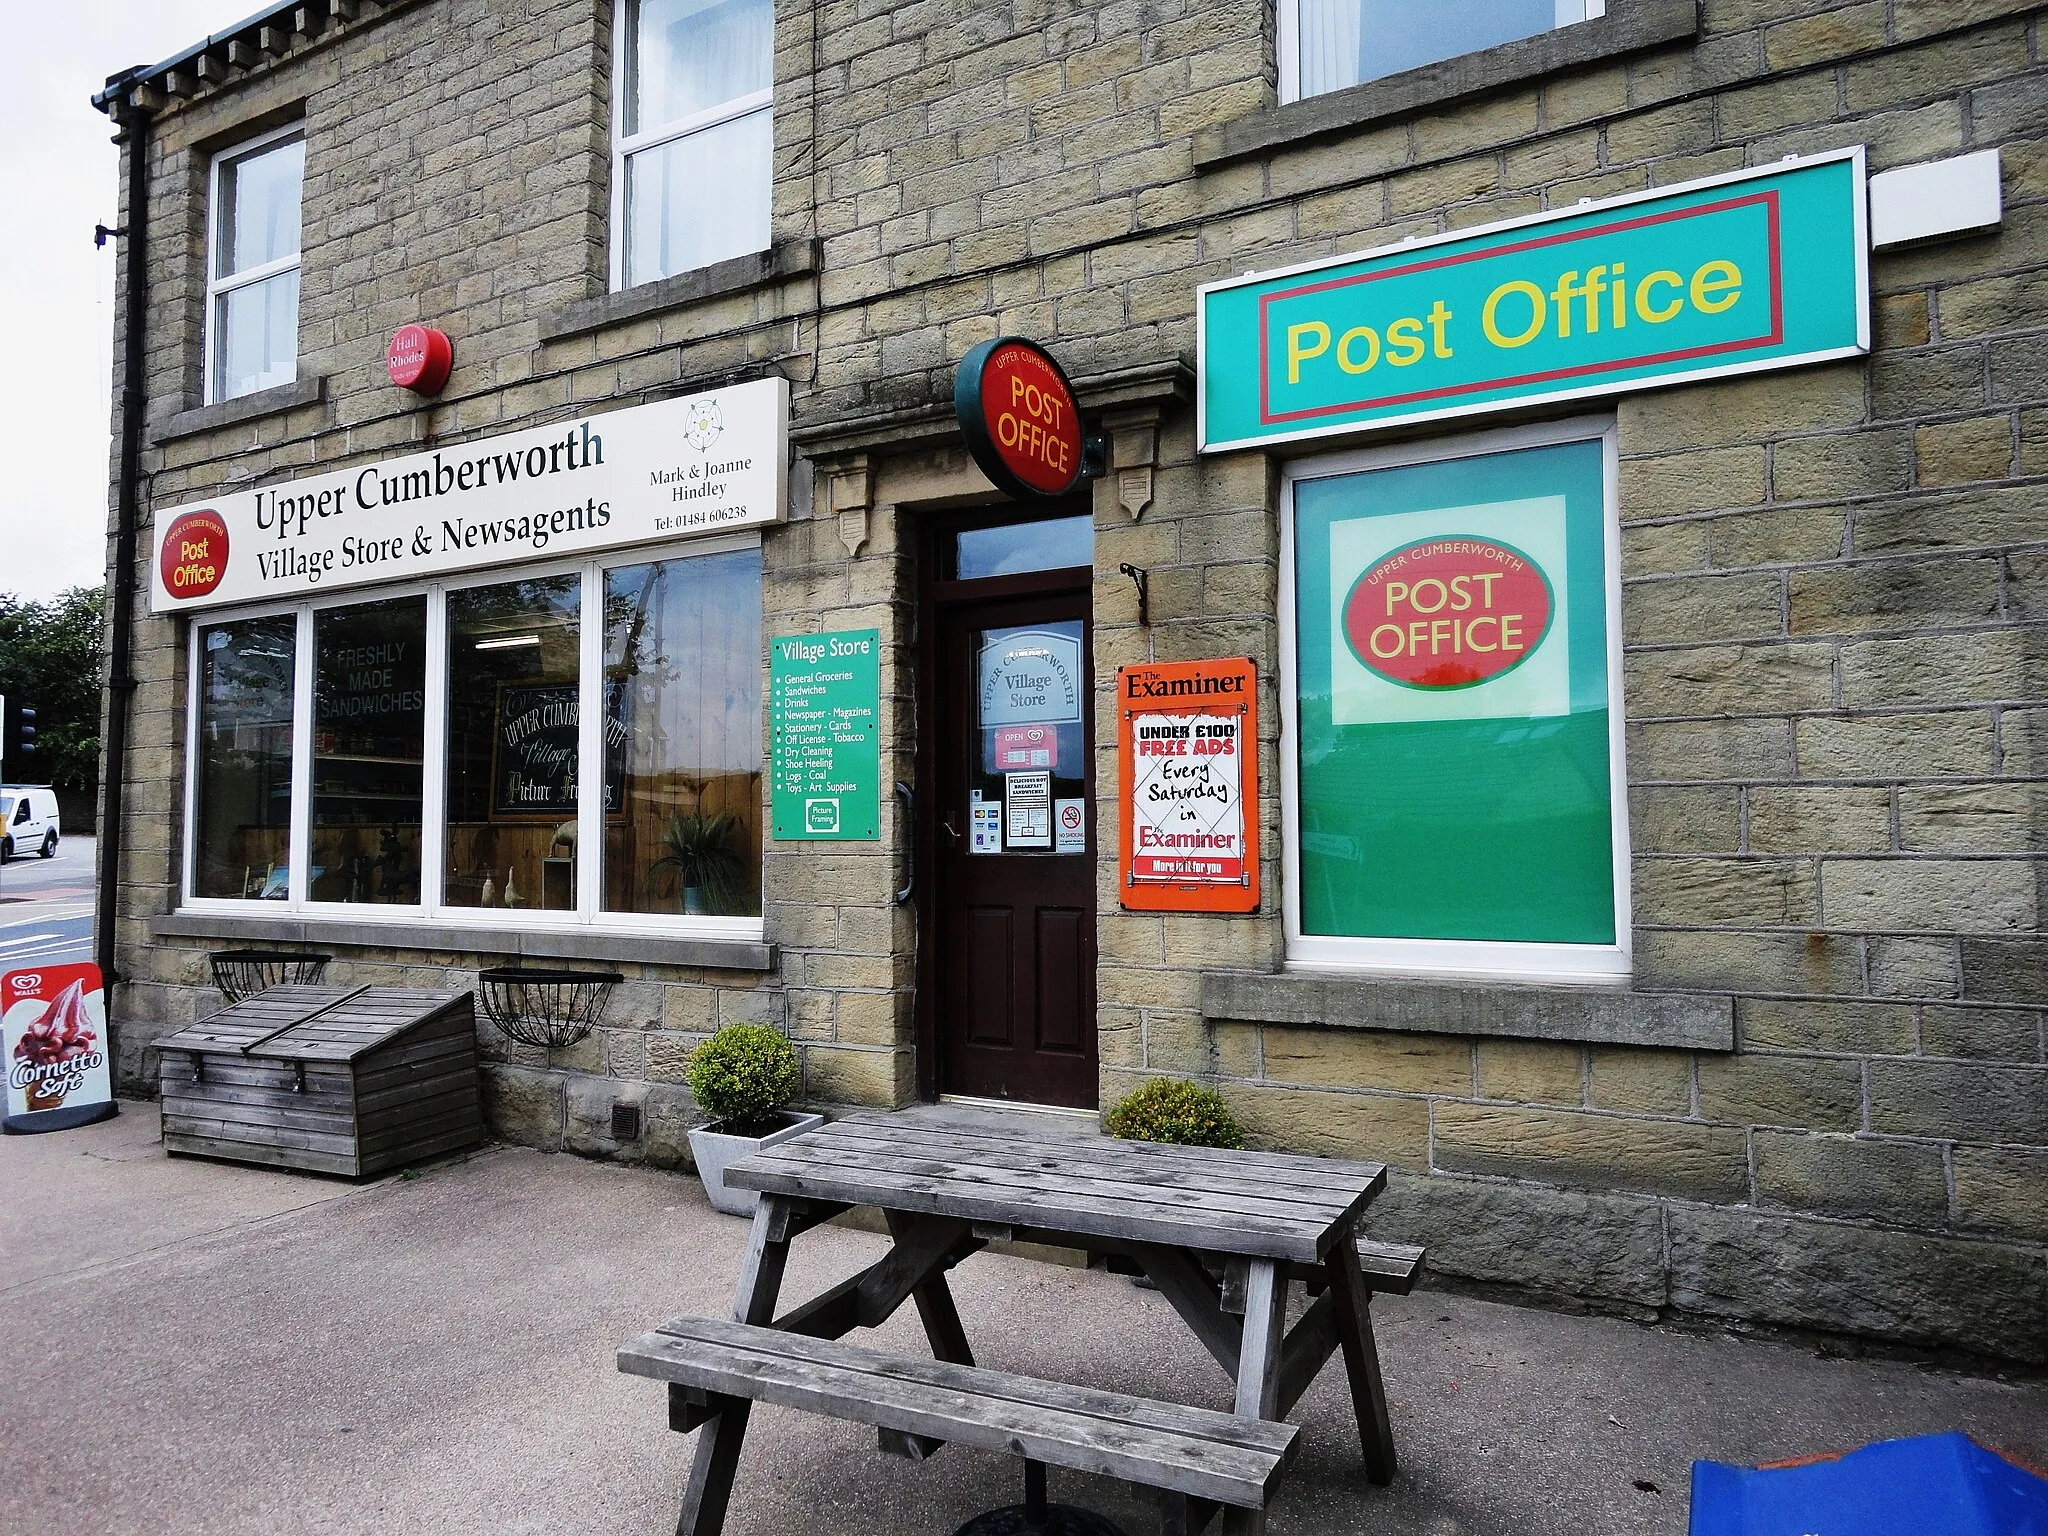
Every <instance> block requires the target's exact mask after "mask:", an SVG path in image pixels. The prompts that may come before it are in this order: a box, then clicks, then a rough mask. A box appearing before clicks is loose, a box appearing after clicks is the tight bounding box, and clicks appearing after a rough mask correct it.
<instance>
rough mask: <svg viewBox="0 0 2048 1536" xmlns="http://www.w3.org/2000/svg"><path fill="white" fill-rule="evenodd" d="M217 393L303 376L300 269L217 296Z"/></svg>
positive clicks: (229, 395) (228, 396)
mask: <svg viewBox="0 0 2048 1536" xmlns="http://www.w3.org/2000/svg"><path fill="white" fill-rule="evenodd" d="M214 305H215V308H214V322H213V323H214V355H215V356H216V357H218V358H219V359H220V365H219V372H218V374H217V376H216V377H215V380H214V396H215V398H216V399H220V400H233V399H235V398H236V397H237V396H240V395H246V394H251V393H253V392H254V391H256V390H259V389H271V388H273V387H275V386H277V385H279V384H289V383H291V382H292V380H294V379H296V378H297V377H298V376H299V366H298V354H299V272H298V268H296V267H294V268H292V269H291V270H290V271H287V272H280V273H278V274H277V275H276V276H275V277H266V278H264V279H263V280H262V281H261V282H256V283H250V284H248V285H247V286H245V287H241V288H233V289H230V290H229V291H228V292H226V293H223V294H221V295H220V296H219V297H218V298H216V299H215V300H214Z"/></svg>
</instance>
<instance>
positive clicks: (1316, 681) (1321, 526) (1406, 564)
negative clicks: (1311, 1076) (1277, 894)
mask: <svg viewBox="0 0 2048 1536" xmlns="http://www.w3.org/2000/svg"><path fill="white" fill-rule="evenodd" d="M1603 454H1604V448H1603V443H1602V441H1601V440H1600V439H1597V438H1596V439H1593V440H1590V441H1578V442H1561V443H1555V444H1552V445H1549V446H1544V447H1534V448H1528V449H1524V450H1521V451H1516V452H1503V453H1488V454H1482V455H1477V456H1473V457H1467V458H1455V459H1448V460H1444V459H1439V460H1436V461H1433V462H1428V463H1416V464H1406V465H1390V466H1389V467H1385V468H1370V469H1365V470H1363V471H1361V472H1355V473H1328V474H1323V475H1320V476H1315V477H1308V476H1307V475H1306V474H1304V477H1303V478H1301V479H1299V480H1298V481H1297V482H1296V483H1295V485H1294V508H1295V517H1294V528H1293V540H1292V545H1293V551H1294V583H1293V585H1294V593H1293V596H1294V629H1295V636H1296V644H1295V658H1294V663H1295V665H1294V673H1295V692H1296V697H1295V721H1294V725H1295V729H1294V731H1293V735H1294V738H1295V739H1294V742H1293V748H1294V754H1293V755H1294V761H1293V763H1292V764H1291V765H1290V766H1291V767H1292V769H1293V776H1294V789H1295V792H1294V795H1293V797H1292V798H1293V801H1294V816H1295V819H1296V824H1297V852H1296V855H1295V856H1296V858H1297V860H1298V864H1299V877H1298V880H1297V881H1296V882H1295V885H1296V893H1295V901H1296V903H1297V907H1298V911H1297V913H1296V914H1295V916H1296V921H1297V923H1298V931H1297V934H1296V940H1297V944H1296V948H1297V957H1298V958H1303V959H1322V960H1329V961H1332V962H1337V961H1341V960H1345V959H1354V960H1363V961H1370V960H1371V959H1372V958H1373V954H1372V951H1371V949H1370V948H1369V947H1367V948H1357V947H1350V948H1347V947H1346V946H1345V945H1344V944H1343V943H1341V942H1338V943H1327V942H1325V941H1345V940H1425V941H1466V942H1474V943H1486V944H1496V945H1499V944H1508V945H1569V946H1579V945H1583V946H1598V947H1609V948H1611V947H1614V946H1617V945H1619V944H1620V943H1621V942H1622V939H1623V937H1624V936H1623V934H1622V933H1621V929H1620V918H1619V912H1620V910H1621V909H1620V903H1621V902H1622V901H1623V900H1624V899H1625V897H1624V896H1623V895H1622V891H1623V890H1625V887H1621V886H1619V885H1618V881H1617V872H1618V866H1619V861H1618V860H1617V858H1616V845H1617V841H1618V839H1619V838H1620V836H1621V834H1620V832H1619V831H1618V829H1617V825H1616V817H1615V807H1614V799H1615V796H1614V791H1613V784H1614V782H1615V778H1614V770H1615V766H1616V763H1617V761H1618V757H1617V753H1618V748H1617V746H1616V738H1615V722H1614V719H1613V708H1612V698H1611V674H1610V656H1609V650H1610V646H1609V640H1610V636H1609V582H1610V576H1609V570H1610V563H1609V542H1608V528H1607V522H1608V519H1607V512H1606V494H1605V467H1604V459H1603ZM1465 958H1467V959H1470V958H1472V954H1471V953H1470V952H1468V953H1467V954H1466V955H1465ZM1504 958H1506V959H1507V960H1509V962H1510V963H1511V957H1504ZM1589 963H1595V964H1597V962H1589Z"/></svg>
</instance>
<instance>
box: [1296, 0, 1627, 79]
mask: <svg viewBox="0 0 2048 1536" xmlns="http://www.w3.org/2000/svg"><path fill="white" fill-rule="evenodd" d="M1606 14H1607V0H1429V3H1428V4H1421V3H1418V0H1280V15H1281V22H1282V36H1281V39H1280V43H1281V48H1280V52H1281V76H1282V78H1281V97H1282V99H1283V100H1287V101H1294V100H1297V99H1298V98H1300V97H1303V96H1320V95H1322V94H1323V93H1324V92H1325V91H1341V90H1342V89H1344V87H1345V86H1347V85H1359V84H1362V83H1364V82H1365V81H1367V80H1378V79H1380V78H1381V77H1382V76H1385V75H1397V74H1399V73H1400V72H1401V71H1402V70H1404V69H1414V68H1416V67H1417V66H1419V65H1423V64H1434V63H1436V62H1437V61H1438V60H1439V59H1450V58H1456V57H1457V56H1458V55H1459V54H1461V53H1474V52H1476V51H1478V50H1479V49H1481V48H1492V47H1495V46H1497V45H1499V44H1501V43H1512V42H1514V41H1516V40H1517V39H1518V38H1524V37H1534V36H1535V35H1536V34H1537V33H1539V32H1548V31H1550V30H1551V29H1552V28H1554V27H1568V26H1570V25H1572V24H1573V23H1574V22H1580V21H1590V20H1592V19H1593V18H1595V17H1598V16H1604V15H1606ZM1289 22H1292V23H1293V25H1292V26H1291V27H1289V26H1288V25H1287V23H1289ZM1290 32H1291V34H1292V35H1291V36H1290V35H1288V34H1289V33H1290Z"/></svg>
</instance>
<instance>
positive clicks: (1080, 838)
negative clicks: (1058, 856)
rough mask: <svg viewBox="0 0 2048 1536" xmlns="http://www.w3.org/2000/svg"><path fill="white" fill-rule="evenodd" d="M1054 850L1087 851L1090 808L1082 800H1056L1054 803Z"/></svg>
mask: <svg viewBox="0 0 2048 1536" xmlns="http://www.w3.org/2000/svg"><path fill="white" fill-rule="evenodd" d="M1052 809H1053V815H1052V825H1053V838H1054V842H1053V852H1055V853H1086V852H1087V851H1088V809H1087V802H1086V801H1082V800H1055V801H1053V803H1052Z"/></svg>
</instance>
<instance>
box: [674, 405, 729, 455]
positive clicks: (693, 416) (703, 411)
mask: <svg viewBox="0 0 2048 1536" xmlns="http://www.w3.org/2000/svg"><path fill="white" fill-rule="evenodd" d="M683 419H684V421H685V422H686V423H687V426H686V429H685V431H684V432H683V438H684V440H685V441H686V442H688V443H689V445H690V446H691V447H692V448H694V449H696V450H697V451H698V452H699V453H703V452H705V451H706V450H708V449H709V448H710V447H711V445H712V444H713V443H715V442H717V441H718V435H719V433H721V432H723V431H724V430H725V417H724V416H723V415H721V414H720V413H719V409H718V402H717V401H716V400H711V399H704V400H692V401H691V402H690V403H689V404H688V405H687V406H685V407H684V408H683Z"/></svg>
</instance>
